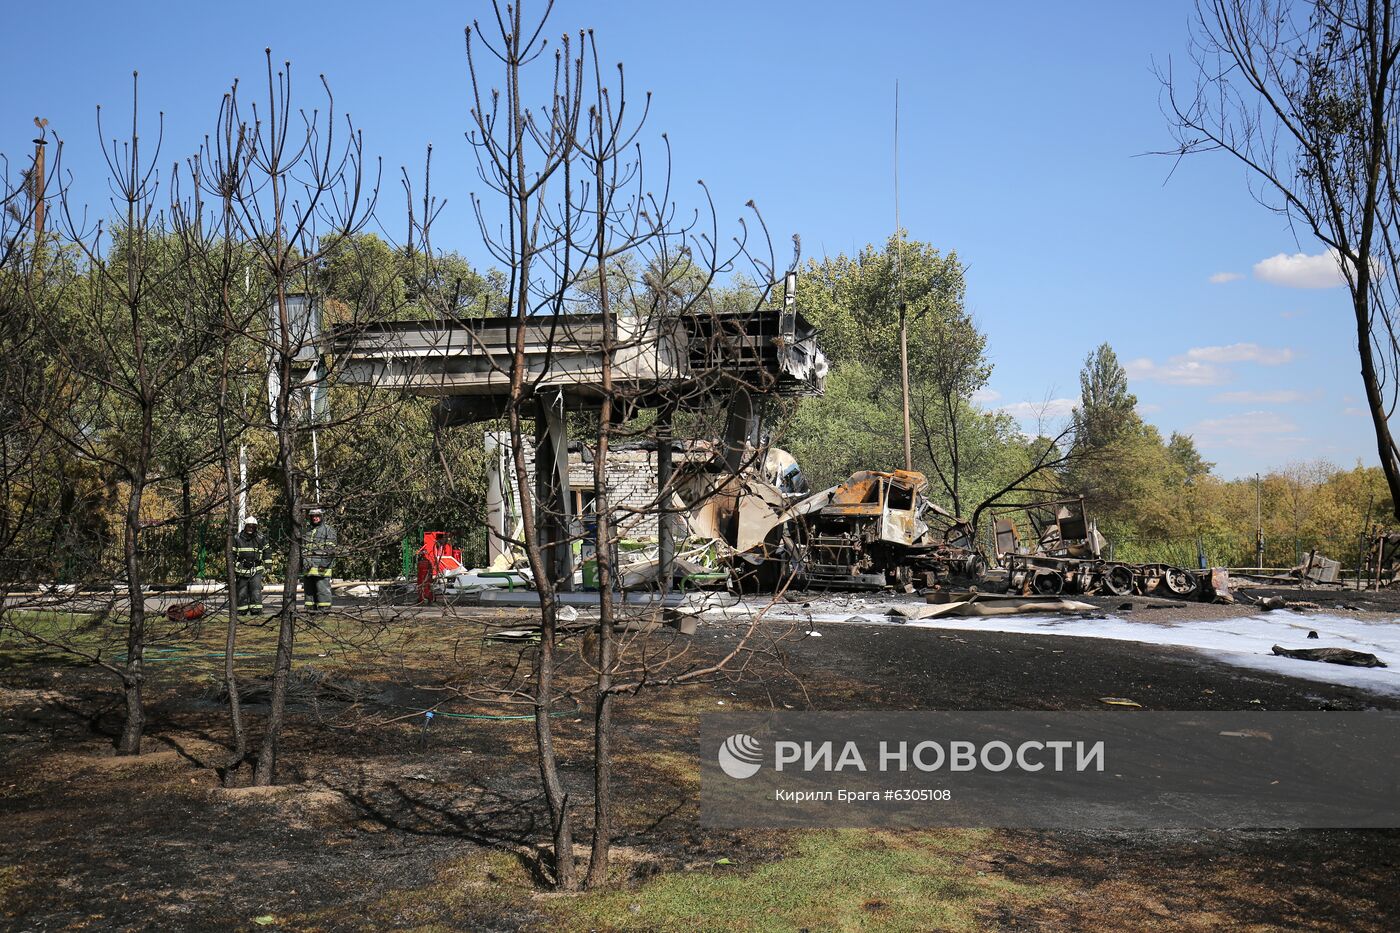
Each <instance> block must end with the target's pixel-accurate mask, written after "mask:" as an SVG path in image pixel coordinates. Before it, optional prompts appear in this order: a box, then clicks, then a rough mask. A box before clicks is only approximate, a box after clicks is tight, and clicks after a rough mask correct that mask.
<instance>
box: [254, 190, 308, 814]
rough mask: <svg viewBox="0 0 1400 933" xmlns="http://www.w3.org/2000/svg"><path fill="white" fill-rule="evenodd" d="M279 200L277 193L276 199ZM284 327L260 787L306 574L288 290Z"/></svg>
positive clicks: (272, 769)
mask: <svg viewBox="0 0 1400 933" xmlns="http://www.w3.org/2000/svg"><path fill="white" fill-rule="evenodd" d="M274 197H275V195H274ZM277 315H278V324H279V328H280V330H281V333H282V344H283V346H282V350H281V352H279V353H278V355H277V367H278V370H279V375H280V377H281V378H280V379H279V384H278V390H277V402H276V411H277V459H278V463H279V467H280V469H279V471H278V472H279V473H280V474H281V477H282V495H283V498H284V499H285V500H286V503H287V530H288V532H289V534H288V536H287V567H286V572H285V573H284V574H283V577H282V608H281V610H280V611H279V612H278V625H277V654H276V658H275V660H274V661H273V666H272V695H271V698H270V699H269V700H268V710H267V731H266V732H265V733H264V734H263V741H262V747H261V749H260V750H259V752H258V764H257V768H256V769H254V771H253V783H254V784H255V785H257V786H259V787H264V786H267V785H269V784H272V783H273V782H274V781H275V779H276V774H277V744H278V741H279V740H280V738H281V734H282V723H283V719H284V717H285V715H286V708H287V681H288V680H289V679H290V677H291V672H292V649H293V647H294V645H295V642H296V599H297V583H298V577H299V576H300V572H301V548H302V517H301V484H300V483H299V482H298V475H297V469H296V452H297V443H296V441H297V437H296V423H295V421H294V418H293V406H292V403H291V402H292V400H291V393H292V386H293V380H292V365H291V364H292V355H291V350H290V334H291V323H290V321H289V320H288V312H287V295H286V291H285V289H284V288H283V287H281V286H279V288H278V290H277Z"/></svg>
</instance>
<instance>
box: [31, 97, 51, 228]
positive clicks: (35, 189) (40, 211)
mask: <svg viewBox="0 0 1400 933" xmlns="http://www.w3.org/2000/svg"><path fill="white" fill-rule="evenodd" d="M34 125H35V126H37V127H38V128H39V136H38V137H37V138H36V139H35V140H34V173H33V174H32V175H31V176H30V178H29V192H30V197H32V198H33V199H34V254H35V256H38V254H39V250H40V248H41V244H42V243H43V242H44V189H45V188H46V187H47V185H46V183H45V182H46V181H47V179H48V175H47V173H46V172H45V170H44V147H45V146H47V145H48V140H47V139H45V138H44V136H45V133H44V127H46V126H48V125H49V121H48V120H41V119H39V118H38V117H35V118H34Z"/></svg>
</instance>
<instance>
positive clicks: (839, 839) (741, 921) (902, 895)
mask: <svg viewBox="0 0 1400 933" xmlns="http://www.w3.org/2000/svg"><path fill="white" fill-rule="evenodd" d="M988 836H989V834H988V833H984V832H953V831H949V832H921V833H889V832H871V831H860V830H823V831H812V832H806V833H800V834H796V835H795V836H794V852H793V854H792V855H791V856H789V857H787V858H784V859H782V860H780V861H777V862H773V863H770V864H765V865H760V866H757V867H754V868H752V869H745V867H744V866H742V865H714V866H710V867H707V868H704V869H697V870H691V871H684V872H675V873H671V874H667V875H662V876H660V877H658V878H655V879H653V880H651V881H649V882H647V883H646V884H644V885H642V886H640V887H637V888H634V889H630V890H615V891H604V892H599V893H596V894H584V895H581V896H579V897H576V898H568V899H557V900H551V901H549V902H547V904H546V905H545V909H546V910H547V911H549V912H550V913H552V914H554V915H555V916H557V917H558V919H559V920H560V921H562V923H563V925H564V926H565V927H567V928H569V929H602V930H765V931H767V930H793V931H796V930H801V929H812V930H882V931H904V930H908V931H921V930H975V929H981V928H983V927H984V926H985V925H986V917H985V913H984V911H985V910H986V909H987V908H988V907H989V906H990V905H992V904H996V905H1012V904H1015V905H1018V906H1020V905H1024V904H1028V903H1033V902H1035V901H1038V900H1041V899H1044V898H1045V897H1048V896H1050V894H1051V893H1052V891H1051V890H1050V889H1048V888H1046V887H1032V886H1028V885H1025V884H1020V883H1017V882H1014V881H1011V880H1009V879H1007V878H1005V877H1003V876H1001V875H999V874H997V873H994V872H989V873H982V872H979V871H977V870H976V869H975V868H971V867H969V866H968V865H967V864H966V863H967V859H968V856H970V855H972V854H974V853H976V852H977V851H978V850H979V849H981V848H983V847H985V846H986V845H987V843H988Z"/></svg>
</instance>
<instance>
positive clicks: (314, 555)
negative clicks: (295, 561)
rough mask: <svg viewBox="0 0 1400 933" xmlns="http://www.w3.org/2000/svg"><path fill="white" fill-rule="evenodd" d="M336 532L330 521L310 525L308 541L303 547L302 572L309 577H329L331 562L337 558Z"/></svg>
mask: <svg viewBox="0 0 1400 933" xmlns="http://www.w3.org/2000/svg"><path fill="white" fill-rule="evenodd" d="M335 546H336V534H335V529H334V528H332V527H331V526H330V525H329V524H328V523H326V522H324V521H323V522H321V524H319V525H308V526H307V528H306V543H305V545H304V546H303V547H302V563H303V564H304V565H305V567H306V569H305V570H303V571H302V572H303V573H304V574H305V575H306V576H308V577H329V576H330V575H331V562H332V561H333V560H335Z"/></svg>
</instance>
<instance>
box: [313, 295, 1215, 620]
mask: <svg viewBox="0 0 1400 933" xmlns="http://www.w3.org/2000/svg"><path fill="white" fill-rule="evenodd" d="M785 285H786V288H785V302H784V306H783V308H782V309H781V310H777V311H773V310H766V309H758V310H754V311H752V312H747V313H741V312H720V313H706V314H683V315H677V316H674V317H670V318H665V319H654V318H653V319H641V318H628V317H616V318H614V319H613V320H612V322H611V327H612V328H613V333H612V334H611V335H610V337H611V339H610V340H609V341H604V339H603V338H604V336H605V335H604V332H603V328H604V326H605V324H604V323H603V321H602V320H601V319H600V318H598V317H596V316H591V315H578V314H570V315H537V316H534V317H532V318H531V319H530V320H529V322H528V323H527V324H526V326H525V335H524V345H525V353H524V359H525V366H526V372H527V376H526V382H527V385H528V386H529V387H530V389H531V391H532V396H531V401H530V411H529V412H528V414H530V415H533V417H534V419H535V424H536V434H535V439H534V448H533V451H532V452H531V459H532V460H533V462H534V468H533V474H534V498H535V508H536V514H537V516H538V528H539V535H540V540H541V549H542V551H543V552H544V554H545V570H546V572H547V573H548V574H549V575H550V577H551V579H552V580H553V581H554V583H555V585H556V587H557V588H558V589H559V591H561V592H568V591H571V590H573V589H575V587H576V586H578V585H581V584H583V583H584V582H586V574H583V573H579V572H577V571H576V568H575V566H574V564H575V558H576V557H586V553H584V554H580V553H577V552H576V550H575V544H576V543H578V542H579V541H580V539H585V540H586V537H587V536H586V534H584V533H583V531H582V529H583V527H584V521H583V519H584V518H585V516H580V515H578V514H576V507H575V504H574V503H573V501H572V499H573V497H572V496H571V494H570V482H569V472H570V469H569V466H570V457H571V453H570V451H571V444H570V442H569V438H568V421H567V418H566V417H565V415H566V413H567V412H571V411H583V410H590V409H596V408H597V407H598V404H599V402H600V401H601V399H602V397H603V388H602V380H601V371H602V360H603V356H602V354H603V353H604V352H605V351H604V346H605V345H610V346H611V347H613V348H614V349H613V351H612V352H613V360H612V368H613V375H612V381H613V383H614V385H623V386H625V387H626V392H627V394H628V398H629V406H628V407H629V408H630V409H631V410H632V411H638V410H641V409H654V410H655V417H656V440H655V442H654V443H653V444H652V445H651V447H650V448H649V449H650V450H651V451H654V454H655V485H654V487H653V490H652V495H651V496H650V499H651V501H652V503H653V505H655V503H656V501H657V500H658V498H659V500H660V502H661V506H662V507H661V508H660V509H659V510H656V511H657V512H658V515H657V517H656V523H655V525H656V529H655V531H656V535H655V545H654V546H652V547H642V548H640V549H638V550H636V551H632V552H629V553H628V554H625V555H620V556H621V558H622V559H621V566H620V567H619V571H620V579H621V582H622V583H623V585H624V586H637V585H641V584H643V583H648V582H649V583H654V584H657V585H659V588H660V589H661V590H663V591H666V590H669V589H670V588H671V586H672V584H673V583H674V582H675V581H676V580H677V579H678V578H679V579H681V580H682V581H688V582H690V583H693V584H700V585H705V584H711V585H728V586H733V587H735V588H737V589H740V590H744V591H767V592H772V591H774V590H776V589H779V588H782V587H785V586H787V587H797V588H807V589H843V590H844V589H880V588H884V587H887V586H893V587H896V588H900V589H903V590H905V591H907V592H912V591H913V590H914V589H915V588H917V587H923V588H944V587H947V586H950V585H958V584H962V585H964V586H974V585H976V584H979V583H983V582H984V580H985V579H986V576H987V573H988V568H989V565H990V563H991V562H992V560H991V559H989V556H988V554H987V553H986V551H985V550H984V549H983V548H982V547H981V545H980V544H979V543H978V541H977V536H976V533H975V529H974V528H973V527H972V525H971V524H969V523H968V522H967V521H965V520H964V519H962V518H959V517H958V516H955V515H953V514H952V513H950V512H948V511H947V510H945V509H943V508H941V507H940V506H938V505H937V504H936V503H934V502H933V501H932V500H930V499H929V498H928V496H927V492H926V491H927V486H928V482H927V479H926V478H925V477H924V475H923V474H921V473H918V472H914V471H909V470H896V471H893V472H880V471H875V470H862V471H860V472H857V473H856V474H854V475H853V476H851V477H850V478H849V479H848V480H847V481H846V482H844V483H841V484H839V485H836V486H833V487H831V488H828V489H824V490H821V491H818V492H811V491H810V490H809V489H808V488H807V485H806V481H805V480H804V478H803V477H802V474H801V470H800V468H799V467H798V465H797V463H796V462H795V461H794V460H793V458H792V457H791V456H790V455H788V454H787V453H786V452H784V451H782V450H779V449H776V448H770V447H769V446H768V445H767V439H766V436H765V424H764V414H765V411H766V409H767V403H768V401H769V400H770V399H771V398H773V397H776V396H800V395H819V394H821V393H822V391H823V390H824V387H825V378H826V374H827V361H826V357H825V355H824V354H823V353H822V351H821V348H820V347H819V346H818V345H817V340H816V328H815V327H814V326H813V325H812V324H811V323H810V322H809V321H807V319H806V318H805V317H804V316H803V315H802V313H801V312H800V311H799V310H798V309H797V307H796V303H795V295H796V276H795V274H794V273H789V274H788V276H787V278H786V282H785ZM516 330H517V322H516V321H515V320H513V319H511V318H474V319H463V320H452V321H446V320H426V321H400V322H391V323H385V324H380V325H377V326H374V327H371V328H369V329H367V330H366V329H360V330H357V331H355V332H353V333H348V332H346V333H338V334H332V335H331V337H330V340H329V342H328V346H329V349H330V350H331V352H333V353H335V354H337V357H338V364H339V366H338V369H339V372H340V379H341V380H342V381H345V382H348V383H351V384H359V385H365V386H372V387H376V388H382V389H390V390H396V391H400V392H406V393H410V394H415V395H420V396H427V397H433V398H435V399H437V414H438V418H439V421H440V423H441V424H443V425H444V426H452V425H459V424H466V423H471V422H480V421H485V420H489V419H493V418H497V417H500V416H501V415H502V413H503V412H504V411H505V406H506V403H507V399H508V395H509V388H510V365H511V358H512V356H513V354H514V352H515V344H516ZM678 409H679V410H704V409H709V410H721V411H724V412H726V421H725V428H724V434H723V437H722V438H721V439H719V440H718V441H714V442H698V443H680V442H677V441H675V440H673V439H672V438H671V437H670V431H671V418H672V416H673V414H674V413H675V411H677V410H678ZM487 446H488V454H490V456H488V477H487V479H488V501H487V525H488V529H487V530H488V553H489V557H490V561H491V567H490V568H489V569H488V570H487V571H486V572H485V573H484V574H483V573H480V572H476V573H474V572H471V571H468V570H466V568H462V567H460V566H450V564H452V563H453V562H445V563H443V564H442V567H443V568H446V569H445V570H444V572H447V571H449V570H450V572H451V574H453V575H454V576H457V577H463V579H469V580H471V581H473V583H479V584H482V585H488V586H489V585H492V584H493V583H499V582H500V579H501V575H502V574H507V575H510V574H514V575H516V576H517V577H518V576H519V571H518V570H516V568H517V567H518V566H519V563H520V561H519V554H518V543H519V540H520V537H521V535H520V532H519V530H518V528H519V524H518V523H519V518H518V516H519V512H520V504H519V503H518V502H514V501H513V500H514V498H515V497H514V496H513V495H512V492H511V490H512V483H510V482H508V481H507V478H508V476H509V467H508V456H507V446H508V441H507V440H505V439H504V437H503V436H502V435H500V434H496V435H491V434H488V436H487ZM573 446H574V454H573V456H574V458H575V464H576V465H577V463H578V461H579V460H580V459H586V458H587V457H588V449H587V447H586V445H573ZM656 491H663V494H662V495H660V496H658V495H657V494H656ZM664 491H669V494H664ZM1013 512H1019V513H1021V514H1022V515H1023V516H1024V517H1025V518H1027V519H1029V525H1030V530H1031V532H1032V535H1031V538H1030V544H1029V545H1028V544H1026V543H1023V541H1022V539H1021V536H1020V532H1019V530H1018V529H1017V527H1016V525H1015V523H1014V522H1013V521H1012V520H1011V519H1010V518H1009V517H1006V516H1008V515H1010V514H1011V513H1013ZM1047 516H1048V518H1047ZM993 523H994V528H995V546H994V548H993V552H994V553H993V558H992V559H994V560H995V561H996V562H997V563H999V564H1000V565H1001V567H1002V568H1004V573H1005V581H1006V589H1007V590H1008V591H1011V592H1017V593H1024V594H1032V593H1033V594H1045V595H1049V594H1060V593H1066V594H1070V593H1084V594H1089V593H1096V592H1106V593H1110V594H1115V595H1127V594H1130V593H1149V592H1154V593H1158V594H1161V595H1170V596H1174V597H1178V598H1180V597H1186V596H1192V595H1207V596H1211V595H1214V592H1215V591H1214V589H1213V588H1212V585H1211V580H1210V579H1208V578H1206V579H1203V578H1199V577H1197V576H1196V575H1195V574H1192V573H1191V572H1189V571H1186V570H1183V569H1180V568H1175V567H1169V566H1166V565H1160V564H1147V565H1134V564H1126V563H1122V562H1114V561H1111V560H1105V559H1104V558H1103V557H1102V551H1103V539H1102V536H1100V535H1099V534H1098V532H1097V530H1096V529H1095V528H1094V527H1093V523H1092V522H1090V521H1088V520H1087V519H1086V517H1085V514H1084V508H1083V500H1075V499H1066V500H1056V501H1050V502H1039V503H1031V504H1029V505H1014V506H1005V507H1003V508H1002V509H1001V511H1000V513H997V512H995V511H994V512H993ZM425 547H426V545H425ZM435 548H436V550H438V551H440V550H441V547H439V546H437V545H435ZM437 569H438V563H436V562H433V563H431V564H430V567H429V573H430V574H431V573H432V572H434V571H435V570H437ZM463 575H466V576H465V577H464V576H463Z"/></svg>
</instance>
